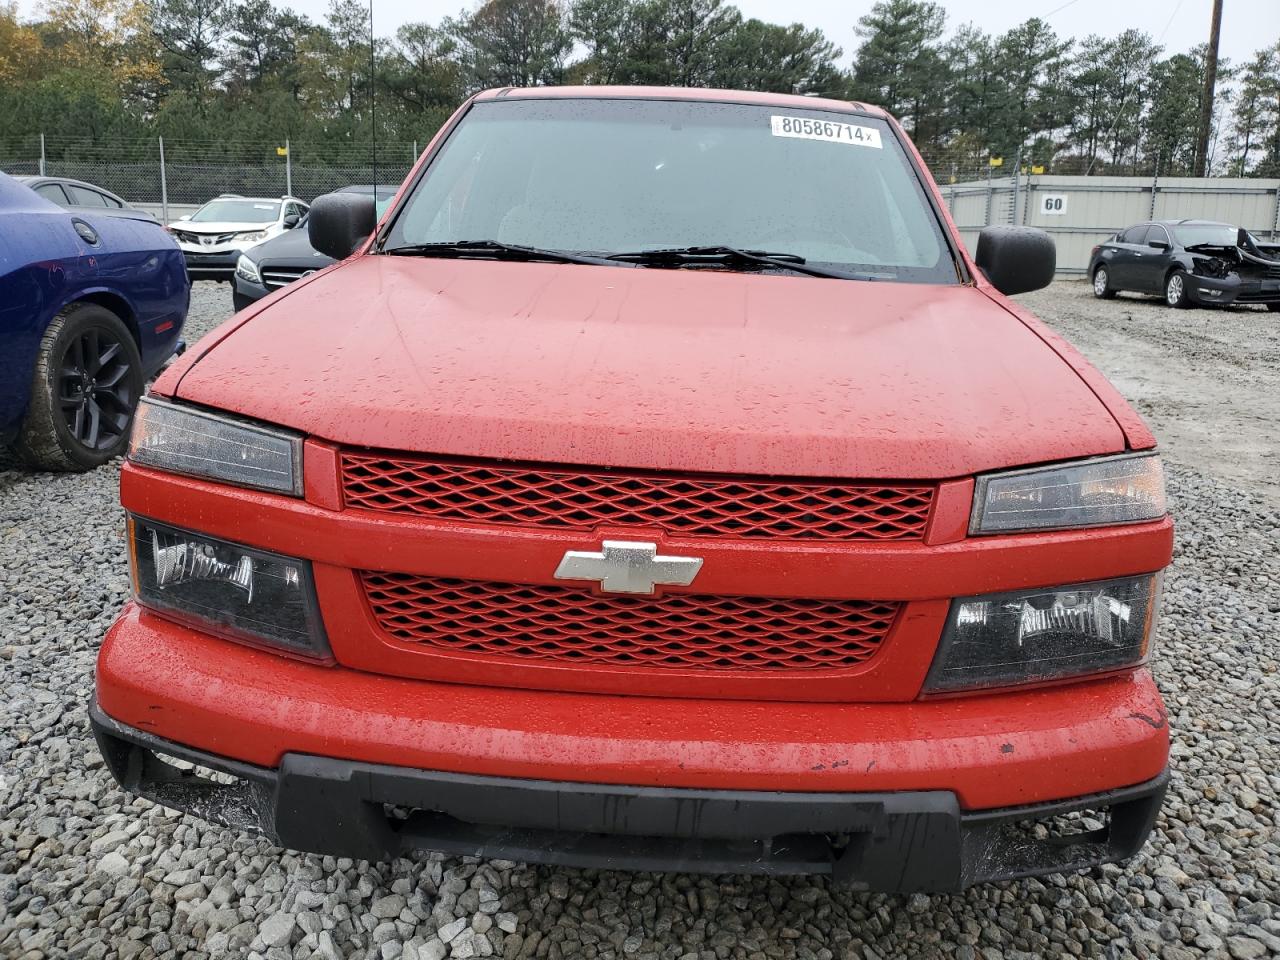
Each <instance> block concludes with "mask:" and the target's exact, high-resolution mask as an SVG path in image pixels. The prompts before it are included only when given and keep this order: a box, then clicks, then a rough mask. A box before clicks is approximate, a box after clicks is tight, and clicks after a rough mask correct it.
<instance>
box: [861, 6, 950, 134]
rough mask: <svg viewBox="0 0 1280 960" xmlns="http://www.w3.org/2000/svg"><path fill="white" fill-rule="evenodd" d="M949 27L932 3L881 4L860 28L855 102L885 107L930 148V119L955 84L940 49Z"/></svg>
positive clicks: (942, 13)
mask: <svg viewBox="0 0 1280 960" xmlns="http://www.w3.org/2000/svg"><path fill="white" fill-rule="evenodd" d="M946 21H947V15H946V12H945V11H944V10H943V9H942V7H941V6H939V5H938V4H936V3H931V2H927V0H879V2H878V3H876V5H875V6H874V7H872V8H871V12H870V13H868V14H867V15H866V16H864V17H862V19H860V20H859V21H858V26H857V28H856V32H857V34H858V36H859V37H861V38H862V44H861V45H860V46H859V47H858V53H857V60H856V61H855V65H854V68H853V86H852V91H851V92H852V94H853V97H854V99H857V100H862V101H865V102H867V103H874V104H878V105H880V106H882V107H884V108H885V109H886V110H888V111H889V112H890V113H892V114H894V115H895V116H897V117H898V119H899V120H901V121H902V122H903V124H904V125H905V126H906V128H907V129H908V130H909V131H910V132H911V134H912V136H913V137H916V138H918V139H920V140H924V141H926V142H928V141H929V140H930V139H932V137H931V133H933V131H932V130H931V129H930V125H929V124H928V123H927V120H926V118H928V117H930V116H932V115H934V114H935V112H936V110H937V108H938V107H939V106H940V105H941V104H942V103H943V102H944V100H945V97H946V89H947V83H948V81H949V79H950V77H949V75H948V70H947V69H946V61H945V60H944V59H943V57H942V50H941V46H940V41H941V39H942V34H943V32H944V31H945V29H946ZM935 135H936V134H935Z"/></svg>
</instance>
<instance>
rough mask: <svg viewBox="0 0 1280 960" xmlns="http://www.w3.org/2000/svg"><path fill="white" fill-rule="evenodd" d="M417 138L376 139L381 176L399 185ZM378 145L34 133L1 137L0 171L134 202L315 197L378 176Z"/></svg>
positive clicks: (158, 204)
mask: <svg viewBox="0 0 1280 960" xmlns="http://www.w3.org/2000/svg"><path fill="white" fill-rule="evenodd" d="M418 151H419V144H418V143H416V142H413V143H404V142H389V143H379V144H378V145H377V167H376V170H377V176H376V179H377V182H379V183H385V184H399V183H400V182H401V181H402V180H403V179H404V178H405V176H407V175H408V173H409V170H410V168H411V167H412V166H413V163H414V161H415V160H416V159H417V156H418ZM373 160H374V158H373V150H372V148H371V146H370V145H369V144H367V143H362V144H333V143H323V144H313V143H290V142H289V141H287V140H281V141H280V142H279V143H237V142H234V141H222V140H219V141H211V140H165V139H163V138H159V137H156V138H146V139H112V140H109V141H107V140H92V139H70V138H54V137H48V138H46V137H43V136H41V135H39V134H35V135H32V136H28V137H22V138H17V139H14V140H0V170H2V171H3V172H5V173H9V174H13V175H15V176H21V175H43V176H50V177H71V178H74V179H76V180H85V181H87V182H89V183H94V184H97V185H98V186H100V187H104V188H105V189H107V190H110V191H111V192H112V193H115V194H117V195H119V196H120V197H123V198H124V199H125V200H127V201H129V202H130V203H133V204H137V205H139V206H142V207H144V208H156V212H158V213H161V214H162V216H163V217H164V218H165V219H169V214H170V211H169V210H168V207H169V206H171V205H172V206H174V207H178V208H182V209H181V210H180V211H179V212H187V208H191V207H195V206H199V205H200V204H202V203H204V202H205V201H207V200H209V199H211V198H212V197H216V196H217V195H218V194H221V193H238V194H243V195H245V196H262V197H279V196H284V195H286V194H289V195H292V196H295V197H298V198H300V199H302V200H307V201H311V200H314V199H315V198H316V197H318V196H320V195H321V194H323V193H329V192H331V191H333V190H337V189H338V188H340V187H344V186H347V185H348V184H356V183H365V184H367V183H373V182H374V180H375V175H374V171H375V167H374V162H373Z"/></svg>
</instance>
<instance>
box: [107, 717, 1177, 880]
mask: <svg viewBox="0 0 1280 960" xmlns="http://www.w3.org/2000/svg"><path fill="white" fill-rule="evenodd" d="M90 720H91V724H92V726H93V731H94V736H95V737H96V738H97V741H98V744H99V747H100V748H101V750H102V754H103V756H104V758H105V759H106V761H107V765H108V767H109V768H110V769H111V772H112V774H113V775H114V776H115V778H116V779H117V780H118V781H119V782H120V783H121V785H123V786H124V787H125V788H126V789H128V790H130V791H132V792H134V793H137V794H140V795H142V796H144V797H147V798H149V799H151V800H154V801H155V802H157V803H161V804H164V805H165V806H168V807H172V808H174V809H178V810H182V811H186V812H190V813H194V814H196V815H197V816H200V817H203V818H204V819H207V820H210V821H213V822H215V823H219V824H221V825H223V826H227V827H232V828H235V829H240V830H246V829H247V830H251V831H253V832H256V833H259V834H261V835H263V836H265V837H267V838H269V839H270V840H272V841H273V842H275V843H277V844H279V845H281V846H286V847H290V848H292V849H297V850H306V851H312V852H316V853H326V854H332V855H337V856H349V857H354V858H360V859H367V860H381V859H385V858H389V857H394V856H399V855H402V854H403V853H405V852H406V851H409V850H413V849H429V850H438V851H442V852H445V853H451V854H455V855H463V856H477V857H498V858H502V859H508V860H520V861H525V862H532V863H547V864H555V865H563V866H576V867H591V868H601V869H627V870H681V871H690V870H692V871H696V872H704V873H748V874H766V875H775V876H777V875H786V874H827V875H830V876H831V878H832V879H833V880H834V881H836V882H839V883H845V884H849V885H852V886H853V887H855V888H857V889H864V890H877V891H885V892H909V891H939V892H941V891H958V890H962V889H964V888H965V887H967V886H970V885H972V884H975V883H984V882H988V881H996V880H1008V879H1014V878H1017V877H1026V876H1036V875H1040V874H1045V873H1058V872H1063V871H1069V870H1080V869H1086V868H1089V867H1092V866H1096V865H1098V864H1101V863H1110V862H1115V861H1118V860H1124V859H1127V858H1128V857H1131V856H1133V855H1134V854H1135V853H1136V852H1137V851H1138V850H1139V849H1140V848H1141V846H1142V844H1143V843H1144V842H1145V840H1146V838H1147V836H1148V834H1149V833H1150V832H1151V829H1152V826H1153V825H1154V823H1155V819H1156V814H1157V813H1158V811H1159V809H1160V804H1161V802H1162V800H1163V798H1164V793H1165V789H1166V785H1167V780H1168V774H1167V773H1166V772H1161V773H1160V774H1159V775H1157V776H1156V777H1154V778H1153V779H1151V780H1148V781H1146V782H1144V783H1139V784H1137V785H1135V786H1131V787H1126V788H1122V789H1118V790H1112V791H1107V792H1105V793H1100V794H1094V795H1089V796H1082V797H1075V798H1071V799H1069V800H1063V801H1056V802H1050V803H1042V804H1034V805H1028V806H1020V807H1010V808H1005V809H998V810H990V811H982V812H962V811H961V810H960V807H959V804H958V802H957V800H956V796H955V794H953V793H950V792H948V791H943V790H932V791H904V792H879V793H783V792H765V791H731V790H693V789H670V788H657V787H636V786H618V785H612V784H581V783H572V782H556V781H548V780H524V779H509V778H498V777H483V776H470V775H465V774H453V773H443V772H437V771H429V770H418V769H412V768H407V767H396V766H389V765H382V764H372V763H362V762H356V761H351V760H341V759H336V758H331V757H321V756H311V755H306V754H299V753H289V754H286V755H285V756H284V757H283V758H282V760H281V763H280V765H279V766H278V767H275V768H270V767H258V766H253V765H250V764H245V763H240V762H237V761H232V760H227V759H226V758H223V757H219V756H216V755H214V754H210V753H206V752H203V751H199V750H193V749H190V748H188V747H185V746H182V745H179V744H175V743H171V742H168V741H166V740H162V739H160V738H159V737H156V736H154V735H152V734H150V733H146V732H144V731H141V730H138V729H135V728H131V727H127V726H125V725H123V724H120V723H118V722H116V721H114V720H112V719H111V718H110V717H108V716H107V715H106V714H105V713H104V712H103V711H102V710H101V709H100V708H99V707H98V705H97V703H96V702H95V703H94V704H93V705H92V706H91V708H90ZM175 759H176V760H177V761H179V762H180V763H181V764H182V766H181V767H179V766H177V765H175V764H174V763H173V762H172V761H173V760H175Z"/></svg>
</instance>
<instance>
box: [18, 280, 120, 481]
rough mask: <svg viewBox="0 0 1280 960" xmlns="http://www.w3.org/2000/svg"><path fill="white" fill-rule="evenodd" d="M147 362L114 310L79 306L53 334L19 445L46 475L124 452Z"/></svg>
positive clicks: (61, 317) (58, 320) (48, 334)
mask: <svg viewBox="0 0 1280 960" xmlns="http://www.w3.org/2000/svg"><path fill="white" fill-rule="evenodd" d="M142 387H143V380H142V359H141V357H140V356H139V354H138V345H137V344H136V343H135V342H134V339H133V335H132V334H130V332H129V329H128V328H127V327H126V326H125V325H124V323H123V322H121V320H120V318H119V317H117V316H116V315H115V314H114V313H112V312H111V311H109V310H107V309H105V308H103V307H100V306H98V305H97V304H92V303H80V304H73V305H72V306H70V307H68V308H66V309H65V310H63V311H62V312H61V313H60V314H58V316H57V317H55V318H54V319H53V322H52V323H50V324H49V327H48V329H47V330H46V331H45V334H44V339H43V341H42V343H41V349H40V355H39V358H38V359H37V361H36V369H35V375H34V377H33V378H32V384H31V404H30V407H29V408H28V411H27V416H26V419H25V420H24V421H23V425H22V432H21V433H20V434H19V436H18V440H17V442H16V443H15V445H14V446H15V449H16V450H17V451H18V454H19V455H20V456H21V457H22V458H23V459H24V460H26V461H27V462H28V463H30V464H31V465H32V466H36V467H41V468H43V469H46V470H89V469H92V468H93V467H96V466H98V465H99V464H102V463H105V462H106V461H107V460H110V459H111V458H112V457H115V456H118V455H119V454H121V453H123V452H124V448H125V445H126V444H127V443H128V439H129V426H130V424H131V423H132V422H133V412H134V410H135V408H136V407H137V405H138V398H139V397H140V396H141V394H142Z"/></svg>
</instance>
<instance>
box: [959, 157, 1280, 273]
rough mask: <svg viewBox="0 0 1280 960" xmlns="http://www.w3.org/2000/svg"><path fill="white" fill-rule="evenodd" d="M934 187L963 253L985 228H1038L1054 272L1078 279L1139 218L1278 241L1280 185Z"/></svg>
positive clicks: (1181, 180)
mask: <svg viewBox="0 0 1280 960" xmlns="http://www.w3.org/2000/svg"><path fill="white" fill-rule="evenodd" d="M941 189H942V195H943V198H944V199H945V200H946V202H947V206H948V207H949V209H950V210H951V216H952V217H953V218H954V219H955V221H956V225H957V226H958V227H959V228H960V232H961V235H962V236H963V237H964V241H965V243H966V244H967V245H968V246H969V249H970V250H973V249H974V247H975V246H976V244H977V240H978V234H979V233H980V232H981V230H982V228H983V227H984V226H989V225H991V224H1001V223H1017V224H1026V225H1027V226H1032V227H1039V228H1041V229H1042V230H1046V231H1048V233H1049V234H1050V235H1051V236H1052V237H1053V239H1054V242H1055V243H1056V244H1057V247H1058V272H1059V273H1061V274H1068V275H1070V274H1080V273H1083V272H1084V271H1085V270H1086V269H1087V267H1088V264H1089V255H1090V252H1091V251H1092V250H1093V247H1094V246H1095V245H1096V244H1098V243H1101V242H1102V241H1104V240H1106V239H1107V238H1108V237H1110V236H1111V235H1112V234H1114V233H1115V232H1116V231H1118V230H1122V229H1124V228H1125V227H1128V226H1132V225H1133V224H1135V223H1142V222H1143V221H1145V220H1152V219H1156V220H1166V219H1167V220H1178V219H1183V218H1188V219H1204V220H1220V221H1223V222H1226V223H1232V224H1236V225H1237V226H1241V227H1244V228H1246V229H1247V230H1249V231H1250V232H1251V233H1253V234H1254V235H1255V236H1258V237H1264V238H1269V239H1280V180H1263V179H1225V178H1221V179H1220V178H1203V179H1202V178H1196V177H1177V178H1168V179H1159V178H1152V177H1058V176H1052V175H1040V176H1034V175H1033V176H1022V177H1020V178H1019V179H1018V181H1017V183H1016V184H1015V181H1014V180H1013V179H1012V178H1009V177H1004V178H1001V179H999V180H994V179H993V180H992V181H990V182H988V181H984V180H974V181H970V182H968V183H956V184H947V185H944V186H942V188H941ZM1045 197H1051V198H1053V199H1054V203H1053V204H1051V205H1050V206H1048V207H1046V205H1045V203H1044V198H1045ZM1015 199H1016V202H1015Z"/></svg>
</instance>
